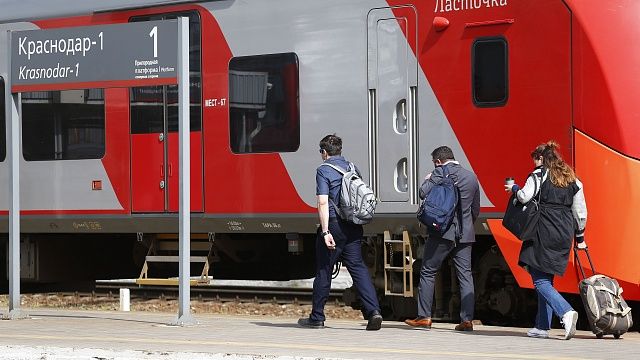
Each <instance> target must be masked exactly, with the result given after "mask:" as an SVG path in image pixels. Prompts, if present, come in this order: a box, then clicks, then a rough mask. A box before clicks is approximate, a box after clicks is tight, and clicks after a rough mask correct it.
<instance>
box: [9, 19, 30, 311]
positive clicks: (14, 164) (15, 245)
mask: <svg viewBox="0 0 640 360" xmlns="http://www.w3.org/2000/svg"><path fill="white" fill-rule="evenodd" d="M7 44H8V49H7V69H8V72H9V76H7V78H6V79H5V113H6V124H7V135H9V136H7V152H8V153H7V158H8V159H9V314H8V315H7V318H9V319H18V318H23V317H25V315H24V314H22V312H21V311H20V158H19V151H20V147H19V145H20V122H21V121H20V114H19V113H18V101H19V95H18V94H13V93H12V92H11V73H12V70H11V51H12V44H11V32H10V31H7Z"/></svg>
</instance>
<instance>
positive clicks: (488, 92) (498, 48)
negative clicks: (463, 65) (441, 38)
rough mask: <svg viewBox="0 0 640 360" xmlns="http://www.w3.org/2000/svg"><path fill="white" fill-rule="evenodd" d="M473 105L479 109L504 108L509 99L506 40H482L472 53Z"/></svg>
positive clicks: (476, 42)
mask: <svg viewBox="0 0 640 360" xmlns="http://www.w3.org/2000/svg"><path fill="white" fill-rule="evenodd" d="M471 63H472V65H471V71H472V74H471V75H472V89H473V103H474V104H475V105H476V106H478V107H495V106H503V105H504V104H506V103H507V98H508V97H509V84H508V81H509V58H508V47H507V41H506V40H505V39H504V38H481V39H477V40H476V41H474V42H473V48H472V52H471Z"/></svg>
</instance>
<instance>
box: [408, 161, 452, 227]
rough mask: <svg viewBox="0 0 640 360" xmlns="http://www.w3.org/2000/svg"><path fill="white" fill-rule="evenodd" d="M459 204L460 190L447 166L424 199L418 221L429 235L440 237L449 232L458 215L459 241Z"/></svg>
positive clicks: (443, 168)
mask: <svg viewBox="0 0 640 360" xmlns="http://www.w3.org/2000/svg"><path fill="white" fill-rule="evenodd" d="M459 202H460V190H459V189H458V186H457V182H456V181H454V179H453V178H452V177H451V174H450V173H449V169H447V166H446V165H445V166H442V179H441V180H440V181H439V182H437V183H434V185H433V186H432V187H431V189H430V190H429V193H428V194H427V195H426V197H425V198H424V201H423V202H422V204H421V205H420V209H418V213H417V217H418V220H419V221H420V222H421V223H422V224H424V225H425V226H426V227H427V230H428V231H429V233H432V234H436V235H439V236H442V235H444V234H445V233H446V232H447V231H448V230H449V228H450V227H451V224H452V223H453V218H454V217H455V216H456V213H458V214H459V215H460V217H459V223H460V224H459V226H457V227H456V240H459V239H460V238H462V216H461V215H462V209H461V207H460V204H459ZM456 210H457V211H456Z"/></svg>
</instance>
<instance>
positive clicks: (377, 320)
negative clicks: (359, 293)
mask: <svg viewBox="0 0 640 360" xmlns="http://www.w3.org/2000/svg"><path fill="white" fill-rule="evenodd" d="M381 326H382V315H380V311H378V310H374V311H373V312H372V313H371V316H370V317H369V321H368V322H367V330H380V327H381Z"/></svg>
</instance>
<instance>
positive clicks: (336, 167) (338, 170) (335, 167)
mask: <svg viewBox="0 0 640 360" xmlns="http://www.w3.org/2000/svg"><path fill="white" fill-rule="evenodd" d="M322 165H326V166H330V167H332V168H333V169H335V170H336V171H337V172H339V173H340V174H342V175H344V174H346V173H347V172H346V171H344V170H342V169H341V168H340V167H339V166H335V165H333V164H329V163H326V162H323V163H322V164H320V166H322ZM349 167H351V163H349Z"/></svg>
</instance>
